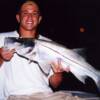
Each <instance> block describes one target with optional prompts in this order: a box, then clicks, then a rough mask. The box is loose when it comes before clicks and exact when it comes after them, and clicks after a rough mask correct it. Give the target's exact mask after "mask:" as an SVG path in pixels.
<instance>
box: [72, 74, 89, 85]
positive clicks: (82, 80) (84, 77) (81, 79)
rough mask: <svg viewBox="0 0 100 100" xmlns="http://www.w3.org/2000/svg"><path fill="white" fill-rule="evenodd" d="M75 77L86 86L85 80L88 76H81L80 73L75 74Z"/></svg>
mask: <svg viewBox="0 0 100 100" xmlns="http://www.w3.org/2000/svg"><path fill="white" fill-rule="evenodd" d="M73 74H74V75H75V77H76V78H77V79H78V80H80V81H81V82H82V83H83V84H85V79H86V78H87V76H83V75H80V74H78V73H73Z"/></svg>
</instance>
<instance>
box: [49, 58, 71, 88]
mask: <svg viewBox="0 0 100 100" xmlns="http://www.w3.org/2000/svg"><path fill="white" fill-rule="evenodd" d="M51 66H52V70H53V72H54V74H53V75H52V76H51V77H50V79H49V82H50V86H52V88H57V87H58V86H59V85H60V84H61V82H62V80H63V72H64V71H65V69H63V66H62V64H61V60H60V59H57V61H56V62H52V63H51ZM69 71H70V69H69V68H67V69H66V72H69Z"/></svg>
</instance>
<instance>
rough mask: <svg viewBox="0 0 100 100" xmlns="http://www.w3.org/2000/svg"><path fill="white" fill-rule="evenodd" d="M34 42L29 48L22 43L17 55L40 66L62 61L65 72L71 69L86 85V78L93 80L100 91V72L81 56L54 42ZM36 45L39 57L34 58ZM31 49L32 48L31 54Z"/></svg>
mask: <svg viewBox="0 0 100 100" xmlns="http://www.w3.org/2000/svg"><path fill="white" fill-rule="evenodd" d="M9 39H11V38H9ZM32 42H33V44H32V45H28V46H25V43H24V44H23V43H21V42H20V43H21V44H22V45H21V44H20V46H19V48H21V49H22V52H20V51H21V49H18V48H17V49H16V52H17V54H18V55H19V56H22V57H25V58H27V59H28V60H30V61H37V62H38V63H39V64H40V65H43V64H45V63H46V64H48V65H49V64H50V63H51V62H54V61H57V59H60V60H61V64H62V66H63V69H64V70H65V71H66V68H68V67H69V69H70V71H71V72H72V74H73V75H75V76H76V78H77V79H79V80H80V81H81V82H82V83H85V79H86V77H90V78H92V79H93V80H94V82H95V84H96V85H97V87H98V89H99V90H100V72H99V71H98V70H96V69H95V68H94V67H93V66H91V65H90V64H89V63H87V62H86V61H85V59H84V58H82V57H81V56H80V55H78V54H77V53H75V52H73V51H72V50H70V49H68V48H66V47H64V46H62V45H60V44H57V43H55V42H53V41H45V40H40V39H35V40H34V39H33V40H32ZM35 45H37V46H38V55H39V57H35V56H34V54H35V52H34V48H35ZM29 47H30V48H31V50H30V52H29V49H30V48H29ZM36 53H37V52H36ZM44 72H45V70H44Z"/></svg>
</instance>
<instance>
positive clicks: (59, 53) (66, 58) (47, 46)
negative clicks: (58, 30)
mask: <svg viewBox="0 0 100 100" xmlns="http://www.w3.org/2000/svg"><path fill="white" fill-rule="evenodd" d="M41 45H42V46H44V47H46V48H48V49H50V50H53V51H54V52H56V53H58V54H60V55H61V56H63V57H65V56H64V55H62V54H61V53H59V52H57V51H56V50H54V49H52V48H50V47H48V46H45V45H43V44H41ZM65 58H66V59H68V60H70V61H72V62H73V63H75V64H78V65H80V66H84V65H81V64H79V63H77V62H75V61H74V60H71V59H69V58H68V57H65Z"/></svg>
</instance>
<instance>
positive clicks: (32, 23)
mask: <svg viewBox="0 0 100 100" xmlns="http://www.w3.org/2000/svg"><path fill="white" fill-rule="evenodd" d="M16 18H17V21H18V22H19V23H20V28H22V29H24V30H26V31H33V30H36V29H37V26H38V24H39V23H40V21H41V16H40V12H39V8H38V6H37V5H36V4H35V3H34V2H31V1H28V2H26V3H24V4H23V5H22V7H21V9H20V12H19V14H17V15H16Z"/></svg>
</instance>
